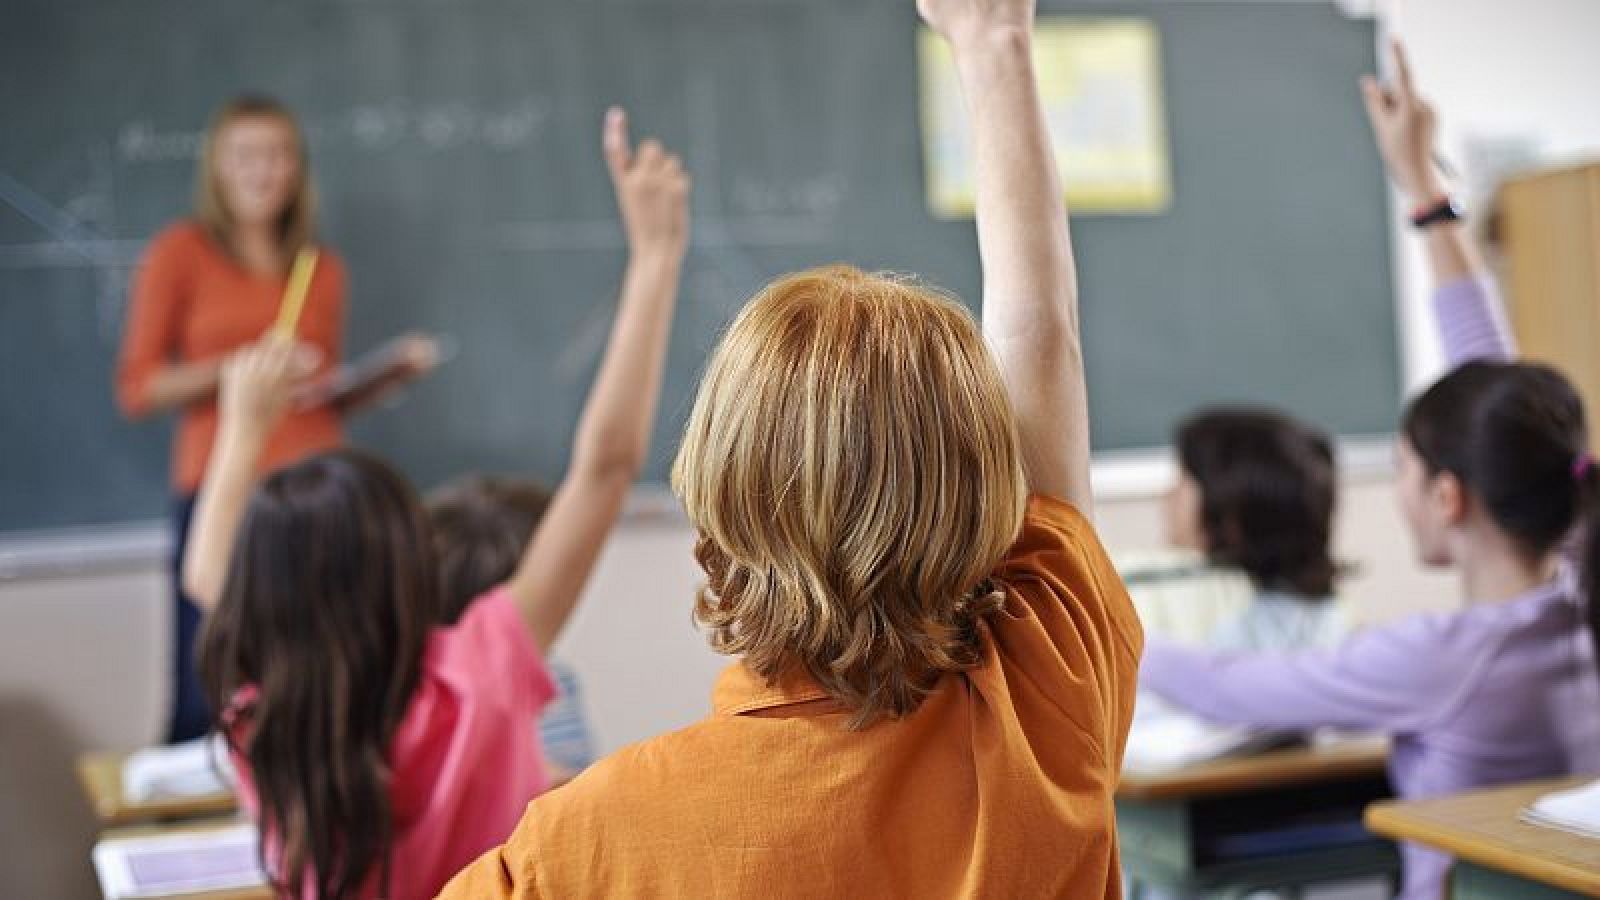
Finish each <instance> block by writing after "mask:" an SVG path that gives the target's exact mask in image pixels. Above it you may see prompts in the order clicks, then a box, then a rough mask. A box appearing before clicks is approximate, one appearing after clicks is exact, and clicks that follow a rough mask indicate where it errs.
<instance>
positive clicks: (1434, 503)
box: [1428, 472, 1470, 525]
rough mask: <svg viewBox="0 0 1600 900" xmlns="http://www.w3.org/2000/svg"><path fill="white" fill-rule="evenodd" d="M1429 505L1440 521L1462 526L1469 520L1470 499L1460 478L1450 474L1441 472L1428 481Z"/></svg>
mask: <svg viewBox="0 0 1600 900" xmlns="http://www.w3.org/2000/svg"><path fill="white" fill-rule="evenodd" d="M1428 505H1429V506H1430V507H1432V509H1433V513H1434V516H1435V517H1436V518H1437V519H1438V521H1440V522H1442V523H1444V524H1445V525H1460V524H1461V523H1462V522H1463V521H1465V520H1466V518H1467V512H1468V507H1469V505H1470V498H1469V497H1468V496H1467V489H1466V486H1465V485H1463V484H1462V483H1461V479H1460V478H1457V477H1456V476H1455V475H1454V474H1453V473H1450V472H1440V473H1439V474H1437V475H1435V476H1433V477H1432V478H1431V479H1429V481H1428Z"/></svg>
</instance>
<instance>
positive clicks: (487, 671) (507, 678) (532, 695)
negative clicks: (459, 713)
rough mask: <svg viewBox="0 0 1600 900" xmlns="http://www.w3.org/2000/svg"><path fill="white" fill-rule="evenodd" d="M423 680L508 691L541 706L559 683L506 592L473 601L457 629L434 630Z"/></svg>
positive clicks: (447, 685) (446, 685)
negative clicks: (487, 686)
mask: <svg viewBox="0 0 1600 900" xmlns="http://www.w3.org/2000/svg"><path fill="white" fill-rule="evenodd" d="M422 669H423V678H424V679H425V680H429V681H432V682H435V683H437V684H438V685H439V686H440V687H442V688H446V689H449V690H452V691H464V690H477V689H479V688H481V687H483V686H484V685H486V684H487V685H489V686H492V687H495V688H504V689H505V690H506V691H507V693H508V694H510V693H514V694H515V696H518V697H524V698H526V699H527V700H528V701H529V702H531V703H532V704H534V705H535V706H538V707H543V706H544V705H545V704H547V703H548V702H549V701H550V700H552V699H554V696H555V692H556V689H555V680H554V678H553V677H552V676H551V675H550V671H549V668H548V666H547V664H546V662H545V659H544V656H543V655H542V654H541V653H540V652H539V648H538V645H536V644H535V643H534V640H533V635H532V634H530V633H529V631H528V626H527V623H526V622H525V621H524V620H523V617H522V613H521V611H519V610H518V609H517V605H516V602H515V601H514V600H512V599H511V595H510V593H509V592H508V591H507V590H506V588H505V587H503V586H502V587H498V588H495V589H493V590H490V591H489V592H488V593H486V594H484V595H483V596H481V597H479V598H478V599H476V600H474V601H472V602H471V603H470V604H468V605H467V608H466V609H465V610H463V611H462V613H461V616H460V618H458V619H457V620H456V621H455V622H454V623H453V624H450V625H440V626H436V627H435V628H434V629H433V630H432V631H431V632H430V633H429V635H428V640H427V644H426V647H425V648H424V652H423V665H422Z"/></svg>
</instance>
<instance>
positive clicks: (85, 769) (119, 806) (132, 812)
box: [77, 753, 238, 827]
mask: <svg viewBox="0 0 1600 900" xmlns="http://www.w3.org/2000/svg"><path fill="white" fill-rule="evenodd" d="M127 758H128V756H127V754H125V753H86V754H84V755H83V756H80V757H78V766H77V768H78V781H79V783H80V784H82V785H83V791H84V793H85V794H87V795H88V797H89V805H90V806H91V807H93V808H94V814H95V816H96V817H98V818H99V820H100V824H101V825H102V826H104V827H111V826H116V825H131V824H134V823H138V822H170V821H174V820H177V819H193V818H199V817H202V816H218V815H227V814H229V813H232V812H233V811H234V810H236V809H237V808H238V801H237V799H236V798H235V797H234V795H233V794H232V793H221V794H207V795H206V796H203V797H185V798H182V799H175V800H153V801H150V802H147V803H130V802H128V801H127V799H126V798H124V797H123V794H122V764H123V762H124V761H125V760H127Z"/></svg>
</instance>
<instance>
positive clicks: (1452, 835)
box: [1366, 778, 1600, 900]
mask: <svg viewBox="0 0 1600 900" xmlns="http://www.w3.org/2000/svg"><path fill="white" fill-rule="evenodd" d="M1589 780H1591V779H1586V778H1559V779H1552V780H1548V781H1536V782H1530V783H1527V784H1519V785H1514V786H1511V787H1503V788H1495V789H1493V790H1487V791H1474V792H1473V793H1470V794H1459V795H1457V796H1454V797H1440V798H1437V799H1433V800H1416V801H1412V802H1409V803H1400V802H1389V803H1378V804H1375V805H1373V806H1372V807H1370V808H1369V809H1368V810H1367V815H1366V822H1367V827H1368V828H1371V829H1372V830H1373V831H1375V832H1377V833H1378V834H1383V835H1387V836H1389V837H1392V838H1394V839H1395V840H1400V841H1414V842H1416V843H1418V844H1426V845H1427V846H1429V847H1433V848H1436V849H1439V850H1443V851H1445V852H1446V853H1449V854H1450V855H1452V856H1454V857H1455V858H1456V865H1455V867H1454V868H1453V869H1452V870H1451V874H1450V883H1451V891H1452V896H1453V897H1454V898H1455V900H1513V898H1515V900H1558V898H1567V897H1600V841H1597V840H1593V839H1590V838H1585V837H1580V836H1578V835H1575V834H1570V833H1568V832H1565V831H1560V830H1558V829H1554V828H1544V827H1541V826H1538V825H1529V824H1528V823H1526V822H1522V821H1520V820H1519V819H1518V818H1517V816H1518V814H1520V813H1521V812H1522V810H1524V809H1526V808H1527V807H1528V805H1529V804H1531V803H1532V802H1533V801H1534V800H1536V799H1538V798H1539V797H1542V796H1544V795H1545V794H1548V793H1550V792H1551V791H1559V790H1562V789H1563V788H1569V787H1575V786H1577V785H1579V784H1582V783H1584V782H1586V781H1589Z"/></svg>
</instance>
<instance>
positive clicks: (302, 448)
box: [117, 222, 345, 494]
mask: <svg viewBox="0 0 1600 900" xmlns="http://www.w3.org/2000/svg"><path fill="white" fill-rule="evenodd" d="M287 280H288V276H287V274H285V275H260V274H256V273H252V272H249V271H247V270H246V269H244V268H243V267H242V266H240V265H239V264H238V263H237V262H235V261H234V260H233V258H232V257H230V256H228V254H227V253H225V252H223V250H222V248H221V247H219V246H218V245H217V243H216V241H215V240H213V239H212V238H211V236H210V235H209V234H207V233H206V231H205V229H204V228H202V227H201V226H200V225H199V224H198V223H194V222H183V223H179V224H177V225H173V226H172V227H170V228H168V229H166V230H165V231H163V232H161V233H160V234H159V235H157V236H156V238H155V240H153V241H151V242H150V247H149V249H148V250H147V251H146V252H145V256H144V259H143V261H142V262H141V263H140V266H139V271H138V274H137V275H136V276H135V279H134V284H133V296H132V299H131V304H130V309H129V313H128V325H127V332H126V333H125V335H124V336H123V341H122V358H121V360H120V361H119V363H118V366H117V402H118V405H120V406H121V407H122V410H123V412H124V413H126V414H127V415H129V416H139V415H143V414H145V413H147V412H149V404H148V401H147V399H146V395H145V385H146V383H147V382H148V381H149V379H150V376H151V374H153V373H154V372H155V371H156V370H157V369H159V368H161V367H162V366H164V365H167V364H169V363H174V362H199V361H204V360H214V359H220V358H222V357H225V356H227V355H228V354H229V353H232V352H233V351H235V350H238V349H239V348H241V347H243V346H245V345H246V344H250V343H253V342H254V341H256V340H258V339H259V338H260V337H261V336H262V335H263V334H264V333H265V332H266V330H267V329H268V328H269V327H270V326H271V325H272V323H273V322H274V321H276V319H277V316H278V305H279V303H280V302H282V300H283V289H284V285H285V282H287ZM344 298H345V273H344V263H342V262H341V261H340V260H339V258H338V257H337V256H335V255H334V254H333V253H331V252H330V251H328V250H327V249H323V250H322V252H321V254H320V256H319V258H318V260H317V270H316V273H315V274H314V275H313V276H312V279H311V287H310V290H309V291H308V292H307V294H306V305H305V309H304V310H303V312H302V313H301V317H300V324H299V329H298V337H299V338H300V340H302V341H305V342H306V343H309V344H312V345H314V346H316V347H317V348H318V349H319V350H321V351H322V353H323V358H324V360H325V364H326V365H328V366H332V365H334V364H336V363H337V362H338V358H339V345H340V340H341V337H342V332H343V329H344ZM216 432H217V404H216V401H215V399H213V398H207V399H206V400H203V401H200V402H197V403H193V404H190V405H189V406H187V407H185V408H184V410H183V412H182V416H181V419H180V420H179V422H178V431H177V435H176V437H175V438H174V440H173V448H172V484H173V487H175V488H176V489H177V490H178V491H179V492H180V493H186V494H187V493H193V492H194V491H195V490H196V489H197V488H198V487H199V486H200V479H201V477H202V476H203V475H204V474H205V468H206V460H208V459H209V458H210V456H211V445H212V442H213V441H214V440H215V438H216ZM343 441H344V436H343V433H342V431H341V429H340V423H339V416H338V413H337V412H335V411H334V410H332V409H330V408H327V407H320V408H317V409H312V410H307V411H304V412H296V413H291V414H290V415H289V416H287V417H286V418H285V419H284V421H283V423H282V424H281V425H279V426H278V428H277V430H275V431H274V432H273V433H272V437H271V439H270V440H269V441H268V442H267V447H266V452H265V453H263V454H262V457H261V468H262V471H267V470H270V469H274V468H277V467H278V466H281V465H283V464H285V463H288V462H292V461H294V460H296V459H298V458H300V457H302V456H305V455H306V454H308V453H315V452H317V451H319V450H326V449H329V448H332V447H337V446H339V445H340V444H341V443H343Z"/></svg>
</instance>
